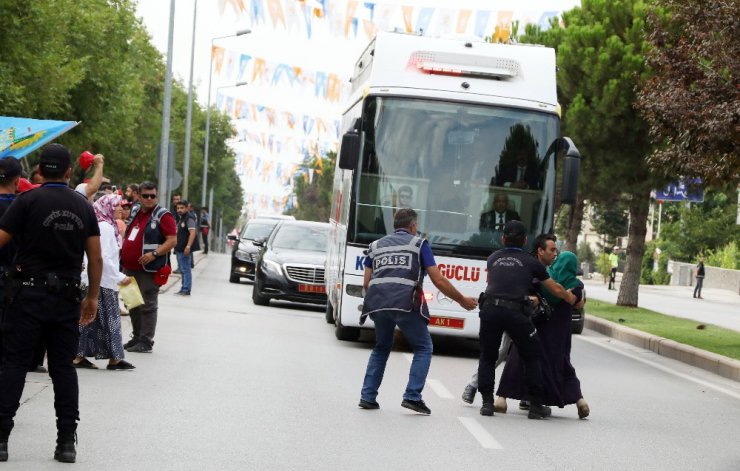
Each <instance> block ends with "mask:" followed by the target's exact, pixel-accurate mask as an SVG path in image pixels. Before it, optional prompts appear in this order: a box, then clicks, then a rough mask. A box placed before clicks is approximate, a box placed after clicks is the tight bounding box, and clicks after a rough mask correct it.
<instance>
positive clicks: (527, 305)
mask: <svg viewBox="0 0 740 471" xmlns="http://www.w3.org/2000/svg"><path fill="white" fill-rule="evenodd" d="M502 241H503V244H504V247H505V248H503V249H501V250H498V251H496V252H494V253H493V254H491V256H490V257H488V286H487V288H486V292H485V293H484V294H483V295H481V309H480V361H479V362H478V389H479V391H480V393H481V395H482V396H483V406H482V407H481V409H480V413H481V415H488V416H490V415H493V387H494V382H495V365H496V360H497V358H498V352H499V347H500V345H501V337H502V336H503V334H504V332H507V333H508V334H509V336H510V337H511V339H512V341H513V342H514V345H516V347H517V349H518V350H519V353H520V354H521V356H522V358H523V359H524V365H525V370H526V381H527V390H528V391H529V395H530V407H529V415H528V417H529V418H530V419H543V418H545V417H547V416H549V415H550V408H549V407H546V406H543V405H542V395H543V390H542V389H543V381H542V367H541V365H540V359H539V345H538V342H539V339H538V337H537V329H536V328H535V327H534V325H533V324H532V321H531V320H530V318H529V312H530V310H531V300H530V298H529V294H530V289H531V286H532V279H534V278H536V279H538V280H540V282H541V283H542V284H543V285H544V286H545V287H546V288H547V289H548V290H549V291H550V292H551V293H553V294H554V295H555V296H557V297H559V298H561V299H563V300H565V301H567V302H569V303H570V304H573V303H575V302H576V297H575V295H574V294H573V293H571V292H569V291H566V290H565V289H563V287H562V286H560V285H559V284H558V283H556V282H555V281H553V280H552V279H551V278H550V275H548V273H547V270H546V269H545V266H544V265H543V264H542V263H540V262H539V261H538V260H537V259H536V258H534V257H532V256H531V255H530V254H528V253H526V252H524V251H523V250H522V247H524V245H525V244H526V243H527V230H526V228H525V227H524V224H522V223H521V222H519V221H509V222H507V223H506V225H505V226H504V235H503V238H502Z"/></svg>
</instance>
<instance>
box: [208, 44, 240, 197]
mask: <svg viewBox="0 0 740 471" xmlns="http://www.w3.org/2000/svg"><path fill="white" fill-rule="evenodd" d="M251 32H252V30H251V29H241V30H239V31H237V32H236V33H234V34H230V35H227V36H218V37H215V38H213V39H211V61H210V65H209V68H208V109H207V111H206V142H205V148H204V150H203V191H202V192H201V201H200V205H201V207H203V206H205V205H206V189H207V188H208V138H209V135H210V132H211V79H212V78H213V42H214V41H215V40H217V39H224V38H231V37H236V36H242V35H245V34H249V33H251Z"/></svg>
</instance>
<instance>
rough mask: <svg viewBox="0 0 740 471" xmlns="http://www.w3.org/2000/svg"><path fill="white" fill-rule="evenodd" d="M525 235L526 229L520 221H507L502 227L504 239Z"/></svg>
mask: <svg viewBox="0 0 740 471" xmlns="http://www.w3.org/2000/svg"><path fill="white" fill-rule="evenodd" d="M526 235H527V228H526V227H524V224H522V223H521V221H508V222H507V223H506V225H505V226H504V237H521V236H526Z"/></svg>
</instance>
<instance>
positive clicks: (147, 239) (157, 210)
mask: <svg viewBox="0 0 740 471" xmlns="http://www.w3.org/2000/svg"><path fill="white" fill-rule="evenodd" d="M140 210H141V206H138V207H134V208H132V209H131V221H133V220H134V218H135V217H136V214H138V213H139V211H140ZM167 213H169V211H167V209H165V208H163V207H161V206H159V205H157V206H155V207H154V209H152V216H151V217H150V218H149V221H148V222H147V223H146V226H145V227H144V240H143V243H142V245H141V254H142V255H144V254H147V253H149V252H153V251H155V250H156V249H157V247H159V246H160V245H161V244H162V243H163V242H164V241H165V239H166V238H165V236H163V235H162V231H160V230H159V223H160V221H161V220H162V217H163V216H164V215H165V214H167ZM130 230H131V226H129V228H128V230H127V231H126V236H128V233H129V231H130ZM165 255H166V254H159V257H154V260H153V261H152V262H151V263H148V264H146V265H144V271H148V272H152V273H154V272H156V271H157V270H159V269H160V268H162V267H163V266H165V265H166V264H167V257H166V256H165Z"/></svg>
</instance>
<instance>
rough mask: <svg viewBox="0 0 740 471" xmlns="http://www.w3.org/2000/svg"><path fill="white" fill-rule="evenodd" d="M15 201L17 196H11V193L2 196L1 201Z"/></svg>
mask: <svg viewBox="0 0 740 471" xmlns="http://www.w3.org/2000/svg"><path fill="white" fill-rule="evenodd" d="M14 199H15V195H11V194H9V193H8V194H4V195H0V201H13V200H14Z"/></svg>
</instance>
